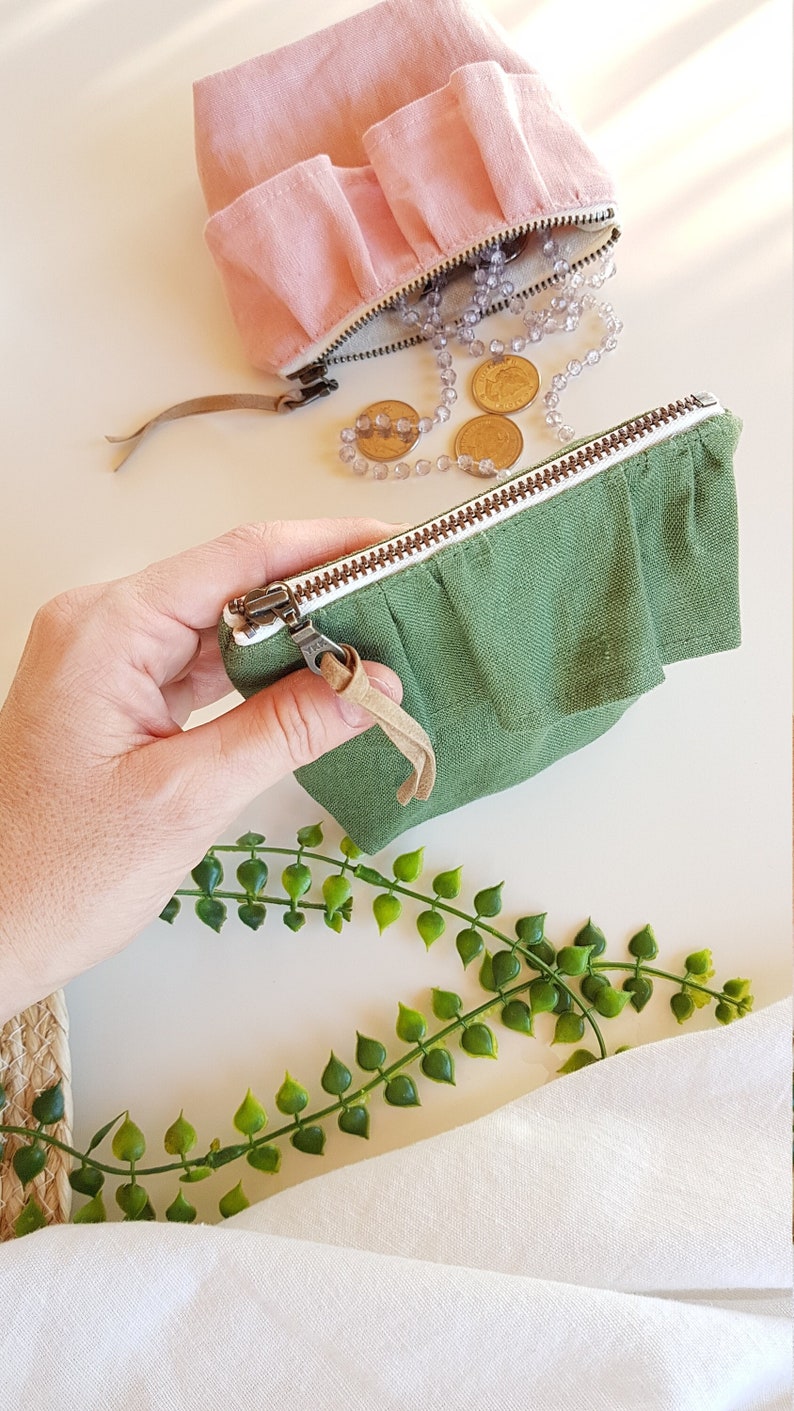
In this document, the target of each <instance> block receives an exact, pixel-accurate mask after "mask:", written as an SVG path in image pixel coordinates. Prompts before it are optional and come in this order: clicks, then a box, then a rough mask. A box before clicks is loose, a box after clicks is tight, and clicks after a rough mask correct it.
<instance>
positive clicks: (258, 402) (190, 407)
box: [105, 392, 301, 470]
mask: <svg viewBox="0 0 794 1411" xmlns="http://www.w3.org/2000/svg"><path fill="white" fill-rule="evenodd" d="M300 401H301V398H300V397H299V396H298V397H296V396H295V395H293V394H292V393H290V392H282V394H281V396H279V397H265V396H260V394H259V393H257V392H221V393H219V394H218V395H217V396H214V397H191V398H190V400H189V401H187V402H177V403H176V405H175V406H173V407H167V408H166V410H165V411H164V412H160V414H159V416H153V417H152V418H151V420H150V421H146V422H144V424H143V426H139V427H138V430H137V431H133V432H131V433H130V435H129V436H106V437H105V440H106V441H110V442H111V443H112V444H113V445H114V446H117V445H120V444H122V443H127V442H130V443H131V444H130V445H129V448H128V450H127V451H126V452H125V453H124V455H123V456H122V458H121V460H120V461H119V463H118V465H117V466H116V467H115V469H116V470H119V469H120V468H121V466H123V464H124V462H125V461H127V460H129V458H130V456H131V455H132V453H133V451H134V450H136V449H137V447H138V446H140V444H141V441H142V440H143V438H144V436H146V435H147V433H148V432H150V431H153V430H154V428H155V426H160V425H161V424H162V423H163V422H165V421H178V420H179V418H180V417H183V416H200V415H201V414H202V413H203V412H236V411H255V412H289V411H292V409H293V407H295V406H296V405H300Z"/></svg>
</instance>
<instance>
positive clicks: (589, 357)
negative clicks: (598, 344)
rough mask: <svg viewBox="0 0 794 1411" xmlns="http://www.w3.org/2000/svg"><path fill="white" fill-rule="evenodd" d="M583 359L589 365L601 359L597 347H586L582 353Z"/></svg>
mask: <svg viewBox="0 0 794 1411" xmlns="http://www.w3.org/2000/svg"><path fill="white" fill-rule="evenodd" d="M584 360H585V362H586V363H588V364H589V366H590V367H595V365H596V363H600V361H601V353H600V351H599V349H598V348H588V350H587V352H586V353H585V355H584Z"/></svg>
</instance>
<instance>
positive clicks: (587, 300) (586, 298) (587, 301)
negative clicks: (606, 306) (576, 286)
mask: <svg viewBox="0 0 794 1411" xmlns="http://www.w3.org/2000/svg"><path fill="white" fill-rule="evenodd" d="M595 306H596V301H595V299H594V297H593V295H592V294H583V295H582V308H583V309H594V308H595Z"/></svg>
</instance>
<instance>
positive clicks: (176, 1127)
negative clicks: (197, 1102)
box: [163, 1112, 198, 1156]
mask: <svg viewBox="0 0 794 1411" xmlns="http://www.w3.org/2000/svg"><path fill="white" fill-rule="evenodd" d="M197 1141H198V1136H197V1135H196V1129H195V1127H193V1126H191V1124H190V1122H188V1121H186V1120H185V1114H184V1112H180V1114H179V1116H178V1117H177V1119H176V1121H175V1122H172V1123H171V1126H170V1127H169V1128H168V1131H167V1132H166V1134H165V1136H164V1137H163V1146H164V1147H165V1149H166V1151H167V1152H168V1155H169V1156H187V1154H188V1152H189V1151H192V1150H193V1148H194V1146H195V1145H196V1142H197Z"/></svg>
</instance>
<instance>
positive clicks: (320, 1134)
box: [290, 1127, 325, 1156]
mask: <svg viewBox="0 0 794 1411" xmlns="http://www.w3.org/2000/svg"><path fill="white" fill-rule="evenodd" d="M290 1141H291V1142H292V1145H293V1146H294V1148H295V1150H296V1151H302V1152H304V1154H305V1155H306V1156H322V1154H323V1151H324V1149H325V1132H324V1131H323V1129H322V1127H299V1128H298V1130H297V1132H293V1133H292V1136H291V1137H290Z"/></svg>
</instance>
